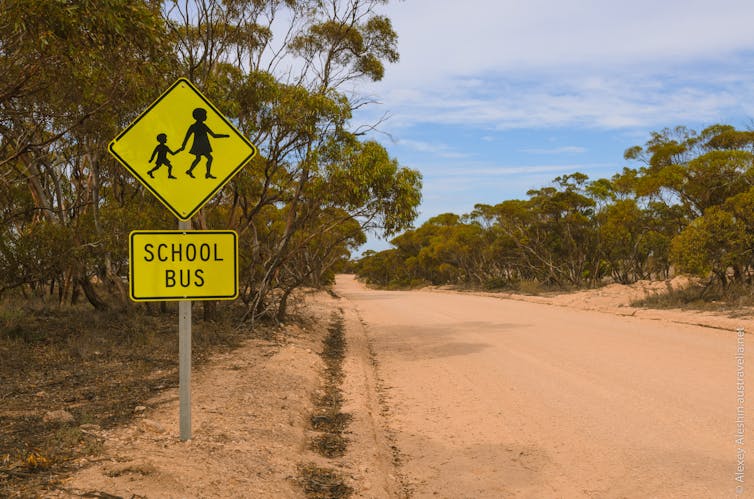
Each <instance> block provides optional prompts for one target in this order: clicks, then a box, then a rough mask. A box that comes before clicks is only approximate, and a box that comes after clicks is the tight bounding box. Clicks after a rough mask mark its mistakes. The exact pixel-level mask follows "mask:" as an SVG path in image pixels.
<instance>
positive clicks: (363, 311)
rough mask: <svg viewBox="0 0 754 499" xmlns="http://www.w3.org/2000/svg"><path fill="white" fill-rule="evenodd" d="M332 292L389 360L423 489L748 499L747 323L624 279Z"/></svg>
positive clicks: (404, 437)
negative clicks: (647, 304) (574, 286)
mask: <svg viewBox="0 0 754 499" xmlns="http://www.w3.org/2000/svg"><path fill="white" fill-rule="evenodd" d="M335 290H336V292H337V293H339V294H340V295H341V296H343V297H344V304H343V305H341V306H343V307H344V308H351V309H353V310H354V311H355V312H356V313H357V315H358V316H359V317H360V319H361V321H362V325H363V329H364V331H365V334H366V337H367V338H368V341H369V343H370V345H371V348H372V350H373V352H374V354H375V357H376V359H377V360H378V369H377V373H378V377H379V378H380V380H381V384H382V386H383V387H384V392H385V393H386V395H385V397H386V402H387V406H388V407H389V408H390V412H389V414H388V415H387V417H386V419H387V429H386V434H388V435H390V438H391V439H392V442H393V444H394V445H395V447H396V448H397V449H398V455H399V456H400V458H401V463H402V464H401V466H400V472H401V476H402V483H403V487H404V490H407V491H409V492H410V493H411V494H413V496H415V497H441V498H448V499H450V498H453V499H456V498H499V497H513V498H519V497H520V498H540V497H551V498H569V499H570V498H644V497H658V498H665V497H667V498H685V497H715V498H716V497H736V494H737V492H736V487H737V486H739V485H741V484H740V483H739V482H737V481H735V472H736V471H737V469H738V466H739V463H738V451H737V444H736V442H735V437H736V430H737V427H736V418H737V402H736V398H737V391H736V388H737V387H736V382H737V377H736V375H737V362H736V358H735V355H736V351H737V333H736V331H735V328H736V327H742V328H745V329H746V330H747V331H754V321H752V319H751V317H750V316H741V317H733V318H731V317H727V316H719V315H714V314H710V315H707V314H703V315H697V314H687V313H685V312H682V311H664V310H660V311H644V310H635V309H632V307H629V306H628V305H627V303H628V302H629V300H630V299H631V296H630V295H632V294H636V293H641V292H642V290H637V289H635V288H634V289H631V288H628V287H618V286H613V287H611V288H608V289H602V290H597V291H596V292H594V291H593V292H581V293H575V294H570V295H560V296H548V297H536V296H535V297H522V296H505V297H503V296H501V295H496V294H490V295H487V296H477V295H478V293H458V292H452V291H447V290H439V291H438V290H425V291H410V292H403V291H376V290H368V289H366V288H365V287H364V286H362V285H361V284H359V283H358V282H356V281H355V280H354V279H352V278H351V277H349V276H341V277H339V279H338V285H337V286H336V288H335ZM621 305H622V306H621ZM702 323H704V324H705V325H704V326H700V325H698V324H702ZM727 324H730V325H731V326H732V328H731V329H728V328H727V327H728V326H727ZM750 338H751V335H750V334H746V335H745V339H746V340H747V341H748V340H749V339H750ZM745 361H746V364H752V363H754V348H747V349H746V353H745ZM745 424H746V426H748V427H750V426H751V425H754V417H752V413H751V411H747V412H746V413H745ZM747 445H749V444H747V443H744V447H745V446H747ZM753 464H754V460H752V459H751V457H750V455H749V454H748V453H747V454H746V457H745V458H744V462H743V465H744V466H745V469H746V470H747V473H748V470H749V469H750V468H751V466H752V465H753ZM746 488H750V486H746ZM746 492H751V491H747V490H744V491H742V493H741V495H740V497H747V496H746V495H745V494H746Z"/></svg>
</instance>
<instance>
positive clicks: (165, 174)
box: [110, 78, 257, 220]
mask: <svg viewBox="0 0 754 499" xmlns="http://www.w3.org/2000/svg"><path fill="white" fill-rule="evenodd" d="M110 152H111V153H112V155H113V156H115V158H116V159H117V160H118V161H119V162H120V163H122V164H123V166H125V167H126V168H128V170H129V171H130V172H131V173H132V174H133V175H134V176H135V177H136V178H137V179H138V180H139V182H141V183H142V184H144V186H145V187H146V188H147V189H149V190H150V191H151V192H152V194H154V195H155V196H157V198H158V199H159V200H160V201H162V203H163V204H164V205H165V206H167V208H168V209H169V210H170V211H172V212H173V214H175V216H176V217H178V218H179V219H180V220H188V219H190V218H191V217H192V216H193V215H194V214H195V213H196V212H197V211H199V209H200V208H201V207H202V206H204V204H205V203H206V202H207V201H209V199H210V198H212V196H214V195H215V193H217V191H219V190H220V189H221V188H222V187H223V186H224V185H225V184H226V183H227V182H228V181H229V180H230V179H231V178H232V177H233V175H235V174H236V173H238V171H239V170H240V169H241V168H243V166H244V165H245V164H246V163H247V162H248V161H249V160H250V159H251V158H253V157H254V155H255V154H256V153H257V148H256V147H255V146H254V145H253V144H252V143H251V142H249V141H248V139H246V137H244V136H243V135H242V134H241V133H240V132H239V131H238V130H236V128H235V127H234V126H233V125H232V124H231V123H230V121H228V119H227V118H225V117H224V116H223V115H222V114H221V113H220V111H218V110H217V108H215V106H214V105H213V104H212V103H211V102H210V101H209V100H207V98H206V97H205V96H203V95H202V94H201V92H199V90H197V89H196V87H194V85H192V84H191V82H190V81H189V80H187V79H186V78H180V79H178V80H177V81H176V82H175V83H173V85H172V86H171V87H170V88H168V89H167V90H166V91H165V93H163V94H162V95H161V96H160V97H159V98H158V99H157V100H156V101H155V102H154V103H153V104H152V105H151V106H149V107H148V108H147V109H146V110H145V111H144V112H143V113H141V115H140V116H139V117H138V118H136V120H134V122H133V123H131V124H130V125H129V126H128V128H126V129H125V130H123V131H122V132H121V133H120V135H118V136H117V137H116V138H115V139H114V140H113V141H112V142H110Z"/></svg>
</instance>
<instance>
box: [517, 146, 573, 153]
mask: <svg viewBox="0 0 754 499" xmlns="http://www.w3.org/2000/svg"><path fill="white" fill-rule="evenodd" d="M586 151H587V149H586V148H585V147H580V146H562V147H553V148H550V149H521V152H525V153H528V154H582V153H585V152H586Z"/></svg>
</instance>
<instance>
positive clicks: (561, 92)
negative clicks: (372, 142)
mask: <svg viewBox="0 0 754 499" xmlns="http://www.w3.org/2000/svg"><path fill="white" fill-rule="evenodd" d="M381 11H382V12H383V13H384V14H385V15H387V16H388V17H390V18H391V20H392V21H393V26H394V28H395V30H396V31H397V33H398V36H399V51H400V54H401V60H400V62H399V63H397V64H393V65H389V66H388V67H387V71H386V74H385V78H384V79H383V81H381V82H378V83H375V84H369V85H367V86H364V85H363V84H362V85H361V86H360V87H359V88H358V89H356V91H357V92H358V93H359V94H360V95H361V96H366V97H368V98H371V99H374V100H376V101H378V102H379V103H378V104H375V105H372V106H369V107H367V108H365V110H364V111H362V112H360V113H359V114H358V115H357V116H356V117H355V120H354V121H355V124H356V125H358V124H360V123H373V122H375V121H377V120H378V119H379V118H380V117H381V116H383V115H386V114H387V115H388V116H389V118H388V119H387V120H386V121H384V122H382V123H381V124H380V125H379V130H380V133H377V134H376V135H375V138H376V139H377V140H379V141H380V142H381V143H382V144H384V145H385V146H386V147H387V149H388V150H389V151H390V153H391V155H392V156H394V157H395V158H397V159H398V161H399V162H400V163H401V165H403V166H407V167H411V168H416V169H418V170H420V171H421V172H422V174H423V176H424V189H423V202H422V206H421V215H420V217H419V219H418V220H417V222H416V225H417V226H418V225H420V224H421V223H422V222H423V221H424V220H426V219H428V218H430V217H432V216H434V215H437V214H440V213H444V212H449V211H450V212H455V213H459V214H460V213H467V212H469V211H471V210H472V209H473V206H474V204H476V203H488V204H495V203H499V202H500V201H503V200H505V199H512V198H524V197H525V196H526V191H527V190H529V189H532V188H539V187H542V186H543V185H547V184H548V183H549V182H550V181H551V180H552V179H553V178H554V177H556V176H558V175H561V174H564V173H571V172H574V171H581V172H583V173H586V174H588V175H589V176H590V178H594V179H596V178H600V177H609V176H611V175H613V174H614V173H616V172H618V171H620V170H621V169H622V168H623V166H626V165H627V163H626V161H625V160H623V152H624V151H625V150H626V149H627V148H629V147H631V146H633V145H641V144H644V143H645V142H646V140H647V139H648V138H649V134H650V132H652V131H656V130H661V129H663V128H665V127H675V126H678V125H684V126H687V127H689V128H693V129H697V130H698V129H701V128H703V127H705V126H708V125H711V124H714V123H729V124H732V125H734V126H736V127H739V128H754V1H751V0H716V1H715V2H710V1H709V0H705V1H697V0H682V1H681V0H662V1H658V0H653V1H648V0H633V1H631V2H626V1H624V0H621V1H617V0H601V1H597V0H594V1H592V0H581V1H577V0H466V1H464V2H458V1H457V0H406V1H402V0H398V1H396V0H393V1H392V2H390V3H389V4H388V5H387V6H386V7H383V8H382V9H381ZM388 246H389V245H388V244H387V243H386V242H384V241H380V240H379V238H377V237H375V236H371V237H370V242H369V243H368V244H367V245H366V247H365V248H364V249H366V248H371V249H383V248H385V247H388Z"/></svg>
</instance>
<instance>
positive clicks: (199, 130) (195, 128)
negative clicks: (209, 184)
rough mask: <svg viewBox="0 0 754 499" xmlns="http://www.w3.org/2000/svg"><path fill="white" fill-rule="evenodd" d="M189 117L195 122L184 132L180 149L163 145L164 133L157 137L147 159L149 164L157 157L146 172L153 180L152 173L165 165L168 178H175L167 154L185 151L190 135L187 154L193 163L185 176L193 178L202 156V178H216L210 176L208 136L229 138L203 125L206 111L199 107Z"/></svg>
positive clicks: (210, 156) (210, 163)
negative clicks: (203, 172) (203, 167)
mask: <svg viewBox="0 0 754 499" xmlns="http://www.w3.org/2000/svg"><path fill="white" fill-rule="evenodd" d="M191 115H192V116H193V117H194V119H195V120H196V121H195V122H194V123H193V124H192V125H191V126H189V127H188V130H187V131H186V136H185V137H184V139H183V144H181V147H180V149H178V150H176V151H175V152H173V151H171V150H170V148H169V147H168V146H167V145H166V144H165V143H166V142H167V135H166V134H164V133H161V134H159V135H158V136H157V142H159V144H157V147H155V148H154V151H153V152H152V157H151V158H150V159H149V162H150V163H151V162H152V160H153V159H154V157H155V155H156V156H157V162H156V164H155V166H154V168H152V169H151V170H149V171H148V172H147V174H148V175H149V176H150V177H152V178H154V172H155V171H156V170H157V169H159V168H160V166H162V165H166V166H167V167H168V178H176V177H174V176H173V166H172V165H171V164H170V161H169V160H168V158H167V155H168V153H170V154H173V155H175V154H178V153H179V152H181V151H183V150H184V149H186V143H187V142H188V140H189V137H191V136H192V135H193V136H194V141H193V143H192V144H191V149H189V154H193V155H194V156H195V158H194V161H192V162H191V166H190V167H189V169H188V170H186V175H188V176H189V177H191V178H196V177H194V168H195V167H196V165H198V164H199V161H200V160H201V159H202V156H204V157H205V158H206V159H207V163H206V166H207V173H206V174H205V175H204V178H209V179H214V178H217V177H215V176H214V175H212V171H211V168H212V145H211V144H210V143H209V136H210V135H211V136H212V137H214V138H216V139H224V138H228V137H230V135H227V134H224V133H215V132H213V131H212V130H210V128H209V127H208V126H207V125H206V124H205V123H204V122H205V121H207V110H206V109H203V108H201V107H197V108H196V109H194V111H193V112H192V113H191Z"/></svg>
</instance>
